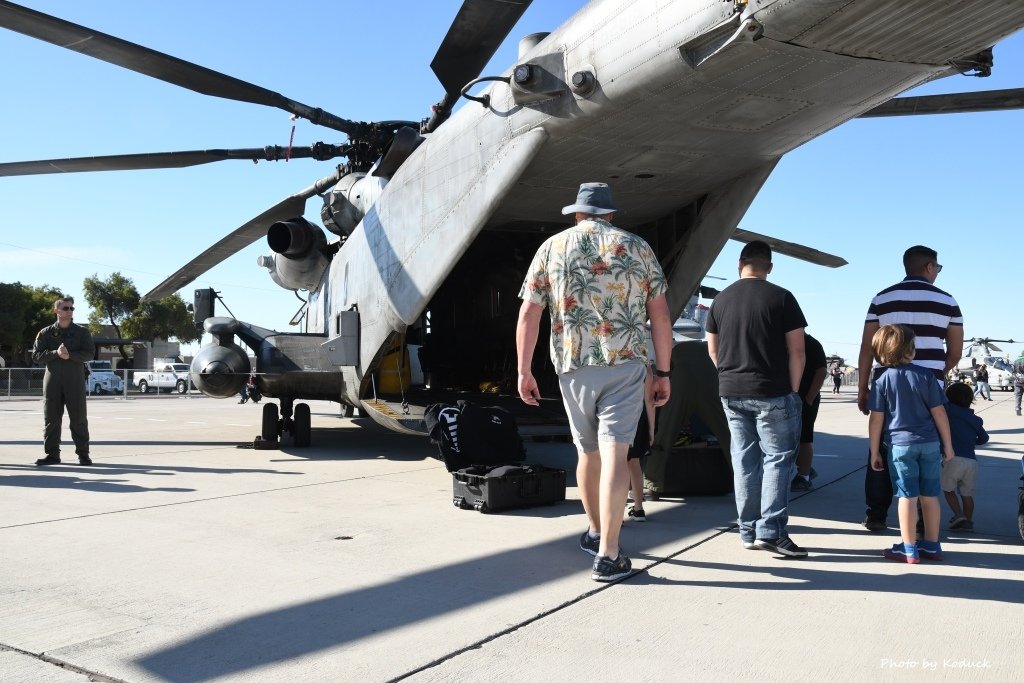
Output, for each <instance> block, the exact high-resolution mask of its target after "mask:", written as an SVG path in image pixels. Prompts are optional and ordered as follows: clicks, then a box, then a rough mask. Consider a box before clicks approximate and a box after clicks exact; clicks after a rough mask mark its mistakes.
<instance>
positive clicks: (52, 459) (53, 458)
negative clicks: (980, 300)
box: [36, 412, 1020, 467]
mask: <svg viewBox="0 0 1024 683" xmlns="http://www.w3.org/2000/svg"><path fill="white" fill-rule="evenodd" d="M1017 414H1018V415H1020V413H1019V412H1018V413H1017ZM59 464H60V456H59V455H48V456H46V457H45V458H40V459H39V460H36V466H40V467H41V466H42V465H59Z"/></svg>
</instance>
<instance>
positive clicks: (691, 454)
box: [663, 444, 733, 496]
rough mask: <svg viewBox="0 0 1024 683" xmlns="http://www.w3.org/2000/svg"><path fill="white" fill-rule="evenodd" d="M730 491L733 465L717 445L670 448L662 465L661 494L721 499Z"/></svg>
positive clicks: (731, 488)
mask: <svg viewBox="0 0 1024 683" xmlns="http://www.w3.org/2000/svg"><path fill="white" fill-rule="evenodd" d="M732 490H733V478H732V466H731V464H730V462H729V456H728V454H727V453H723V452H722V449H721V448H720V447H719V446H708V445H706V444H694V445H690V446H683V447H677V448H673V449H672V454H671V455H670V456H669V458H668V462H667V463H665V488H664V491H663V493H668V494H673V493H678V494H683V495H691V496H723V495H725V494H727V493H732Z"/></svg>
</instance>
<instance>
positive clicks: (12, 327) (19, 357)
mask: <svg viewBox="0 0 1024 683" xmlns="http://www.w3.org/2000/svg"><path fill="white" fill-rule="evenodd" d="M61 296H63V294H62V293H61V291H60V290H59V289H57V288H55V287H51V286H50V285H42V286H41V287H33V286H31V285H23V284H21V283H20V282H14V283H3V284H0V347H3V349H4V353H5V354H6V359H7V360H8V361H10V364H11V365H20V366H28V365H31V363H32V358H31V351H32V344H33V343H34V342H35V339H36V334H37V333H38V332H39V330H41V329H43V328H44V327H46V326H47V325H52V324H53V321H54V320H55V317H54V314H53V302H54V301H56V300H57V299H58V298H60V297H61Z"/></svg>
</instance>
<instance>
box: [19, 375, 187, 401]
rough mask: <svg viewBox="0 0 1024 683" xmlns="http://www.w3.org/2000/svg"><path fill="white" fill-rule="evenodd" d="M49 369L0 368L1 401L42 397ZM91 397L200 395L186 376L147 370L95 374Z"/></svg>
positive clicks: (89, 384) (88, 386)
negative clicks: (45, 376) (164, 374)
mask: <svg viewBox="0 0 1024 683" xmlns="http://www.w3.org/2000/svg"><path fill="white" fill-rule="evenodd" d="M45 373H46V368H0V400H14V399H27V398H42V397H43V375H44V374H45ZM85 385H86V393H87V394H88V395H89V397H90V398H102V397H108V398H109V397H120V398H142V397H148V396H153V397H156V396H168V395H175V396H192V395H201V394H200V392H199V391H198V390H197V389H196V388H195V386H194V385H193V384H192V382H191V381H190V380H189V379H187V378H184V377H180V376H178V377H174V376H171V377H165V376H160V374H159V373H152V372H149V371H144V370H113V371H108V372H92V373H90V374H89V376H88V377H87V378H86V381H85Z"/></svg>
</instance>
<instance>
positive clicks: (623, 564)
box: [590, 548, 633, 581]
mask: <svg viewBox="0 0 1024 683" xmlns="http://www.w3.org/2000/svg"><path fill="white" fill-rule="evenodd" d="M632 572H633V563H632V562H630V561H629V558H628V557H626V554H625V553H624V552H622V549H621V548H620V549H619V556H618V557H616V558H615V559H614V560H612V559H610V558H607V557H604V556H603V555H598V556H597V557H595V558H594V571H593V573H592V574H591V575H590V578H592V579H593V580H594V581H615V580H616V579H621V578H622V577H624V576H629V575H630V574H631V573H632Z"/></svg>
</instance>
